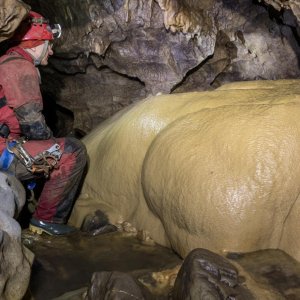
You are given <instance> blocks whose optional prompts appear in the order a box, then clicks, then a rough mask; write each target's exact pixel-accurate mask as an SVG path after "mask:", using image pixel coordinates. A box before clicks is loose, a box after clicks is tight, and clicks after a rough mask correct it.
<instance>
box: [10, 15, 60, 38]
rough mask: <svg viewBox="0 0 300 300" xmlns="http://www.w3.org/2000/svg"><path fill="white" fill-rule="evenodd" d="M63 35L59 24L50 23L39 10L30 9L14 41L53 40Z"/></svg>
mask: <svg viewBox="0 0 300 300" xmlns="http://www.w3.org/2000/svg"><path fill="white" fill-rule="evenodd" d="M60 36H61V26H60V25H59V24H53V25H50V24H49V21H48V20H47V19H45V18H44V17H43V16H42V15H40V14H39V13H37V12H34V11H30V13H29V16H28V18H26V19H25V20H24V21H23V22H22V23H21V25H20V27H19V28H18V29H17V33H16V34H15V35H14V36H13V38H12V40H13V41H19V42H21V41H34V40H37V41H46V40H48V41H52V40H54V39H55V38H59V37H60Z"/></svg>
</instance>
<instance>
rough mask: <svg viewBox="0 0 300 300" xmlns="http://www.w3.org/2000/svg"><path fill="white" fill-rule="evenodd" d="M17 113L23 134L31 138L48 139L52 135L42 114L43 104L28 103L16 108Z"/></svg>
mask: <svg viewBox="0 0 300 300" xmlns="http://www.w3.org/2000/svg"><path fill="white" fill-rule="evenodd" d="M14 111H15V114H16V116H17V119H18V121H19V124H20V129H21V132H22V134H23V135H24V136H25V137H26V138H28V139H30V140H46V139H49V138H50V137H51V136H52V131H51V130H50V128H49V127H48V126H47V124H46V121H45V118H44V116H43V114H42V105H41V104H39V103H34V102H33V103H26V104H24V105H22V106H19V107H18V108H15V110H14Z"/></svg>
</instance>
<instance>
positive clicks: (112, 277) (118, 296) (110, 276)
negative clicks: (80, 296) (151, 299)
mask: <svg viewBox="0 0 300 300" xmlns="http://www.w3.org/2000/svg"><path fill="white" fill-rule="evenodd" d="M96 299H107V300H113V299H114V300H144V299H146V298H144V296H143V294H142V291H141V289H140V287H139V286H138V284H137V282H136V281H135V279H134V278H133V277H132V276H130V275H129V274H126V273H121V272H97V273H94V274H93V277H92V283H91V286H90V287H89V289H88V291H87V296H86V297H85V300H96Z"/></svg>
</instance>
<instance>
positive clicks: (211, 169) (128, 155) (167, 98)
mask: <svg viewBox="0 0 300 300" xmlns="http://www.w3.org/2000/svg"><path fill="white" fill-rule="evenodd" d="M299 115H300V87H299V81H297V80H282V81H256V82H244V83H236V84H229V85H225V86H223V87H221V88H219V89H217V90H215V91H210V92H194V93H183V94H173V95H162V96H157V97H152V98H148V99H145V100H144V101H141V102H139V103H137V104H135V105H133V106H132V107H131V108H129V109H126V111H123V112H120V113H119V114H117V115H116V116H114V117H113V118H111V119H110V120H108V121H106V122H105V123H103V124H102V125H101V126H99V127H98V128H96V129H95V130H94V131H93V132H92V133H90V134H89V135H88V136H87V137H86V138H85V139H84V143H85V145H86V147H87V150H88V153H89V157H90V167H89V171H88V174H87V177H86V180H85V183H84V186H83V189H82V193H81V195H80V199H79V200H78V201H77V203H76V205H75V208H74V210H73V213H72V215H71V218H70V222H71V223H72V224H75V225H77V226H80V225H81V223H82V222H83V220H84V218H85V216H86V215H88V214H92V213H93V212H95V211H96V210H101V211H102V212H104V213H105V214H106V215H107V216H108V218H109V221H110V222H111V223H113V224H116V223H117V222H122V221H129V222H131V223H132V224H133V225H134V226H135V227H136V228H137V229H138V230H139V229H144V230H147V231H149V232H150V235H151V237H152V238H153V239H154V240H155V241H156V242H157V243H160V244H162V245H166V246H171V247H172V248H173V249H174V250H175V251H176V252H178V253H179V254H180V255H181V256H183V257H184V256H185V255H187V254H188V253H189V252H190V251H191V250H192V249H194V248H197V247H202V248H206V249H209V250H211V251H214V252H217V253H224V252H227V251H232V252H235V251H242V252H247V251H253V250H258V249H265V248H279V249H282V250H284V251H286V252H287V253H289V254H290V255H292V256H293V257H295V258H296V259H298V260H300V251H299V249H300V242H299V239H297V238H296V237H297V235H298V233H299V230H300V229H298V228H300V227H299V217H298V216H299V214H300V200H299V197H298V195H299V192H300V182H299V180H298V179H299V178H300V118H299Z"/></svg>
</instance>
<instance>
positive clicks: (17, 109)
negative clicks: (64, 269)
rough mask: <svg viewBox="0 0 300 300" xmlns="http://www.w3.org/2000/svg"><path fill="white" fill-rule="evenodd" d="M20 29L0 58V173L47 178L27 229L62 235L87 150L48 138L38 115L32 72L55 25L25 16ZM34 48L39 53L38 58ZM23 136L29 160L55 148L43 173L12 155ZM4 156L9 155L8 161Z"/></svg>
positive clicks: (36, 80) (39, 102) (36, 78)
mask: <svg viewBox="0 0 300 300" xmlns="http://www.w3.org/2000/svg"><path fill="white" fill-rule="evenodd" d="M20 28H21V29H22V30H21V33H20V32H18V33H16V34H15V37H14V38H13V40H14V41H17V43H16V46H14V47H12V48H10V49H9V50H8V51H7V52H6V54H5V55H3V56H2V57H1V58H0V135H1V137H0V154H1V155H2V156H1V157H0V161H1V160H2V168H4V169H5V168H6V169H7V171H8V172H11V173H13V174H14V175H15V176H16V177H17V178H18V179H20V180H21V181H23V180H28V179H31V178H36V177H40V176H41V175H47V179H46V181H45V185H44V187H43V190H42V192H41V195H40V198H39V201H38V205H37V208H36V210H35V212H34V214H33V218H32V219H31V221H30V229H31V230H32V231H35V232H38V233H41V232H43V231H44V232H46V233H49V234H56V235H60V234H67V233H70V232H72V231H73V230H74V228H72V227H71V226H68V225H65V223H66V222H67V217H68V215H69V213H70V210H71V208H72V206H73V202H74V198H75V194H76V192H77V187H78V185H79V183H80V180H81V178H82V174H83V170H84V168H85V165H86V149H85V147H84V145H83V144H82V143H81V142H80V141H79V140H77V139H75V138H71V137H65V138H54V137H53V136H52V132H51V130H50V129H49V127H48V126H47V124H46V122H45V119H44V116H43V114H42V109H43V102H42V95H41V91H40V75H39V72H38V69H37V68H36V66H37V65H40V64H41V65H46V64H47V59H48V56H49V55H52V54H53V51H52V48H51V45H50V42H51V41H52V40H53V39H54V37H55V34H60V26H54V27H53V28H54V29H53V28H51V27H50V26H49V24H48V23H47V21H46V20H45V19H44V18H43V17H42V16H41V15H40V14H38V13H35V12H30V15H29V18H28V19H27V20H25V21H24V22H23V25H21V26H20ZM24 28H25V29H24ZM28 49H30V50H28ZM32 49H33V50H32ZM36 49H38V50H39V49H41V51H40V52H41V53H40V52H38V50H36ZM34 51H36V52H34ZM36 53H37V54H36ZM38 54H40V55H38ZM45 61H46V63H45ZM22 137H25V139H26V141H25V142H21V143H19V145H21V147H22V149H24V151H25V152H26V153H27V154H28V155H30V157H32V158H35V157H39V156H40V157H41V153H43V152H44V151H46V150H47V149H49V148H51V147H52V146H53V145H56V146H57V145H59V150H58V153H59V155H58V156H57V157H56V159H54V160H53V159H52V156H51V153H50V155H49V156H48V157H46V158H45V157H44V162H45V163H46V167H48V169H47V168H46V169H45V170H47V172H42V171H41V169H36V168H34V164H33V165H32V166H31V167H30V168H28V166H27V165H26V164H24V161H22V159H21V158H20V157H19V156H18V155H16V153H17V152H16V153H15V154H14V155H11V153H14V152H15V151H11V149H12V148H13V147H12V148H9V147H10V146H8V145H12V144H11V142H13V141H19V139H20V138H22ZM57 147H58V146H57ZM8 149H10V151H8ZM14 149H15V148H14ZM22 151H23V150H22ZM5 154H6V155H7V154H9V155H10V157H11V156H12V158H10V159H9V162H8V161H7V158H6V157H4V155H5ZM5 159H6V160H5ZM3 161H4V163H3ZM47 163H48V165H47ZM43 166H44V167H45V165H39V166H38V167H39V168H40V167H43ZM0 168H1V162H0ZM43 173H44V174H43ZM46 173H47V174H46Z"/></svg>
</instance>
